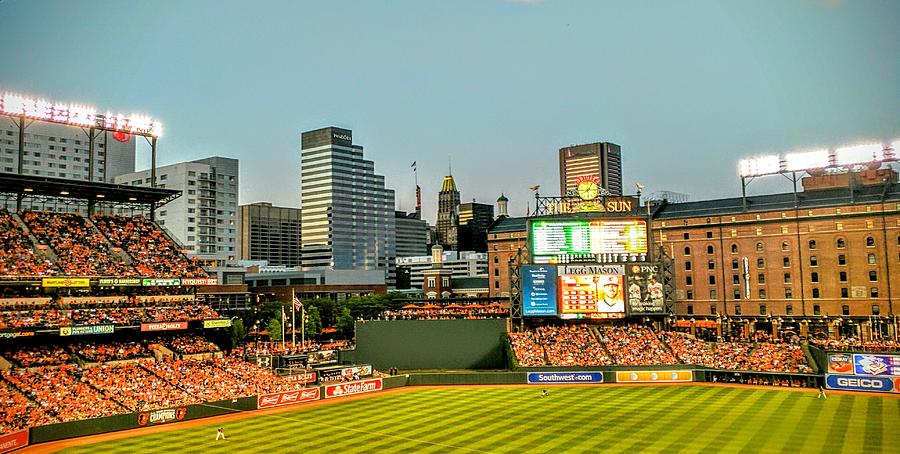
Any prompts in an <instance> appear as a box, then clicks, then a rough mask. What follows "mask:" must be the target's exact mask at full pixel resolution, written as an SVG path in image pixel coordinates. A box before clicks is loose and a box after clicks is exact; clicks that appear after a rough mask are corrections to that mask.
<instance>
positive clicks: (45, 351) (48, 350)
mask: <svg viewBox="0 0 900 454" xmlns="http://www.w3.org/2000/svg"><path fill="white" fill-rule="evenodd" d="M2 356H3V357H4V358H6V359H7V360H12V361H14V362H15V363H16V364H17V365H19V366H20V367H38V366H58V365H60V364H62V363H66V362H69V360H70V359H71V356H69V354H68V353H67V352H66V351H65V350H64V349H63V348H62V347H60V346H58V345H35V346H30V347H26V346H21V347H16V348H7V349H5V350H3V352H2Z"/></svg>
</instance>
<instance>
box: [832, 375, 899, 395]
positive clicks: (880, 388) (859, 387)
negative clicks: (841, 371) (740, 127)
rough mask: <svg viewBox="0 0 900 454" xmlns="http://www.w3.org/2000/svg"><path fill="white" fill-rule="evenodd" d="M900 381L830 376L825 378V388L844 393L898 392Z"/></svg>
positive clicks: (884, 378)
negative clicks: (839, 390)
mask: <svg viewBox="0 0 900 454" xmlns="http://www.w3.org/2000/svg"><path fill="white" fill-rule="evenodd" d="M897 385H900V379H893V380H892V379H891V378H888V377H857V376H855V375H837V374H828V375H826V376H825V387H827V388H828V389H841V390H844V391H868V392H876V393H891V392H898V391H897V390H898V388H897Z"/></svg>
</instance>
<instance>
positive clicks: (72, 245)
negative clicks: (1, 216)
mask: <svg viewBox="0 0 900 454" xmlns="http://www.w3.org/2000/svg"><path fill="white" fill-rule="evenodd" d="M22 219H23V220H24V221H25V224H26V225H27V226H28V229H29V230H30V231H31V233H32V234H33V235H34V237H35V238H37V240H38V242H39V243H40V244H43V245H47V246H49V247H50V248H51V249H53V251H54V252H55V253H56V267H57V268H59V274H61V275H63V276H136V275H137V271H135V269H134V268H133V267H131V266H130V265H128V264H127V263H125V262H124V260H123V258H122V257H120V256H118V255H116V254H112V253H111V252H110V251H109V249H108V248H107V246H108V243H107V241H106V239H104V238H103V235H101V234H99V233H98V232H97V231H96V230H95V229H93V228H92V227H91V226H90V225H88V224H87V222H86V221H85V219H84V218H83V217H81V215H79V214H77V213H50V212H46V211H31V210H26V211H24V212H23V213H22Z"/></svg>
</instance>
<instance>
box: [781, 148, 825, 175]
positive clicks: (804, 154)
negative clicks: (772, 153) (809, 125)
mask: <svg viewBox="0 0 900 454" xmlns="http://www.w3.org/2000/svg"><path fill="white" fill-rule="evenodd" d="M784 162H785V166H784V170H785V171H788V172H799V171H801V170H807V169H821V168H825V167H828V166H829V165H830V163H829V161H828V150H826V149H821V150H812V151H801V152H797V153H789V154H786V155H785V156H784Z"/></svg>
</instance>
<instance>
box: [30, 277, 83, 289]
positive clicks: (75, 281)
mask: <svg viewBox="0 0 900 454" xmlns="http://www.w3.org/2000/svg"><path fill="white" fill-rule="evenodd" d="M90 286H91V280H90V279H89V278H86V277H45V278H43V279H41V287H90Z"/></svg>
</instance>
